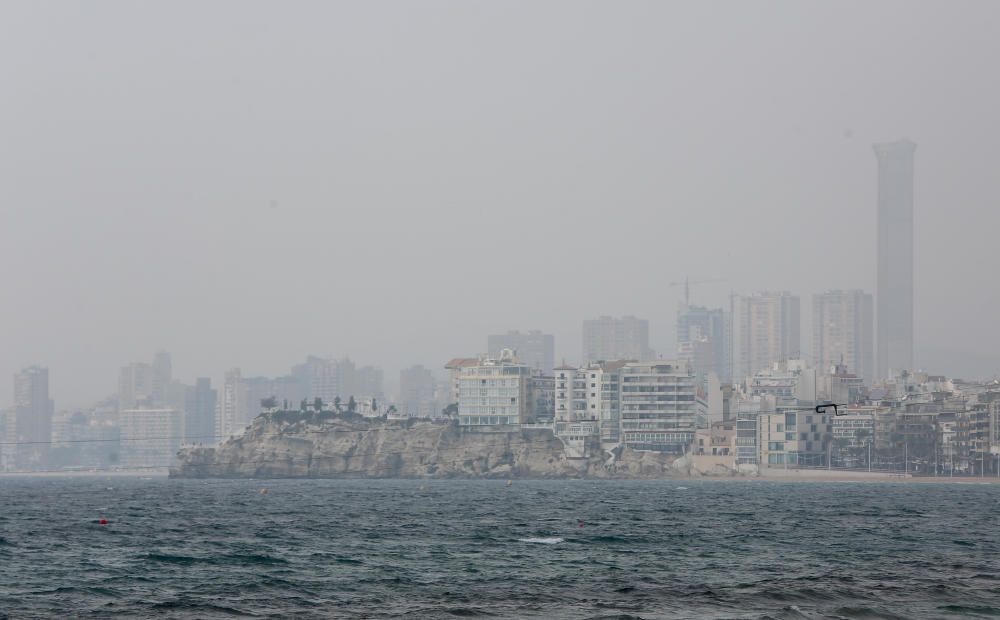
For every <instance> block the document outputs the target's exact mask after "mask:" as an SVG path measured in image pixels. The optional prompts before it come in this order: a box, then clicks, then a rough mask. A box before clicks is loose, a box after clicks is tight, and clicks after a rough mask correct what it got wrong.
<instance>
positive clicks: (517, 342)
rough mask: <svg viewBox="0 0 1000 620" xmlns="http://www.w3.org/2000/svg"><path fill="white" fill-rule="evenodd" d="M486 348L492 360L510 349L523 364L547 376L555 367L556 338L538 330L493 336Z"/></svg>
mask: <svg viewBox="0 0 1000 620" xmlns="http://www.w3.org/2000/svg"><path fill="white" fill-rule="evenodd" d="M486 348H487V354H488V355H489V357H492V358H496V357H499V356H500V352H501V351H503V350H504V349H510V350H511V351H514V353H515V354H516V355H517V359H519V360H521V363H522V364H526V365H527V366H529V367H531V368H532V369H534V370H540V371H542V373H544V374H546V375H551V374H552V369H553V367H555V357H556V345H555V337H554V336H553V335H552V334H543V333H542V332H540V331H538V330H532V331H529V332H519V331H509V332H507V333H506V334H494V335H491V336H490V337H489V338H488V339H487V344H486Z"/></svg>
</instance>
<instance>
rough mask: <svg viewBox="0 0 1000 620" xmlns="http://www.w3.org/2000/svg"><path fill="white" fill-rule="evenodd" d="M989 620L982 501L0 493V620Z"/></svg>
mask: <svg viewBox="0 0 1000 620" xmlns="http://www.w3.org/2000/svg"><path fill="white" fill-rule="evenodd" d="M102 520H105V521H106V523H102ZM997 616H1000V485H990V484H893V483H831V482H824V483H805V482H766V481H756V480H755V481H750V480H742V481H698V480H681V481H677V480H673V481H624V482H623V481H582V480H574V481H527V480H514V481H512V482H511V483H510V484H508V483H507V481H504V480H476V481H471V480H435V481H414V480H174V479H167V478H141V477H73V478H69V477H0V618H18V619H20V618H51V617H61V618H241V617H245V618H580V619H597V618H608V619H610V618H620V619H632V618H636V619H637V618H649V619H653V618H755V619H756V618H761V619H763V618H774V619H779V618H780V619H786V618H787V619H793V618H996V617H997Z"/></svg>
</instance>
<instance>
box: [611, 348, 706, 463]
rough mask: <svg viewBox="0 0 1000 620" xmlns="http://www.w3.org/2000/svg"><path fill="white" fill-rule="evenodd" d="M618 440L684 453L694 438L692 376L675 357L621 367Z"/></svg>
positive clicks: (694, 413)
mask: <svg viewBox="0 0 1000 620" xmlns="http://www.w3.org/2000/svg"><path fill="white" fill-rule="evenodd" d="M619 386H620V394H619V402H620V412H619V415H620V418H621V430H620V440H621V443H622V444H623V445H626V446H628V447H630V448H632V449H635V450H654V451H657V452H668V453H672V454H683V453H685V452H686V451H687V450H688V448H689V446H690V445H691V443H692V442H693V441H694V433H695V422H696V418H697V412H696V405H695V377H694V375H692V374H691V372H690V371H689V369H688V368H687V366H686V365H684V364H682V363H679V362H676V361H664V360H660V361H656V362H633V363H628V364H625V365H624V366H622V368H621V370H620V383H619Z"/></svg>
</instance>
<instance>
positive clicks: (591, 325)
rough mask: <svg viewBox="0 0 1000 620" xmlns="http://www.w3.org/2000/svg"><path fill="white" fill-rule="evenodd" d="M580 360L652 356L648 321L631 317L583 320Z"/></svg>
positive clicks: (645, 358)
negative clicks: (581, 358) (581, 354)
mask: <svg viewBox="0 0 1000 620" xmlns="http://www.w3.org/2000/svg"><path fill="white" fill-rule="evenodd" d="M582 351H583V362H584V363H585V364H589V363H591V362H601V361H611V360H632V361H637V362H641V361H648V360H650V359H652V358H653V351H652V349H650V348H649V321H647V320H645V319H637V318H635V317H634V316H625V317H622V318H613V317H610V316H602V317H600V318H597V319H589V320H586V321H584V322H583V348H582Z"/></svg>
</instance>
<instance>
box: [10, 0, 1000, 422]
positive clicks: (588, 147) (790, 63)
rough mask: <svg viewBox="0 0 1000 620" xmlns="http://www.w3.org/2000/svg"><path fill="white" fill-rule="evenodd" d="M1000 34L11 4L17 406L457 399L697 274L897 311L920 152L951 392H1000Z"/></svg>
mask: <svg viewBox="0 0 1000 620" xmlns="http://www.w3.org/2000/svg"><path fill="white" fill-rule="evenodd" d="M998 32H1000V3H997V2H937V3H918V2H911V1H905V2H868V1H865V2H856V3H851V2H829V3H812V2H799V1H796V2H767V3H750V2H714V3H713V2H690V3H668V2H601V3H584V2H579V1H576V0H574V1H572V2H537V1H531V2H492V3H487V2H339V3H338V2H302V1H297V2H276V1H273V2H248V1H246V0H239V1H232V2H221V1H214V2H166V1H162V2H157V3H152V2H132V1H128V2H93V1H88V2H78V3H74V2H66V1H60V2H40V1H38V0H29V1H23V2H19V1H12V0H7V1H6V2H3V3H2V4H0V78H2V97H0V119H2V134H0V280H2V283H3V290H4V292H5V293H4V296H3V303H2V304H0V350H2V354H0V403H3V404H7V403H9V402H10V400H11V392H12V387H11V383H12V381H11V379H10V377H11V376H12V374H13V373H14V372H15V371H16V370H17V369H18V368H19V367H21V366H23V365H26V364H31V363H37V364H44V365H48V366H49V367H50V373H51V383H52V393H53V396H54V398H55V399H56V406H57V407H64V406H70V405H82V404H86V403H87V402H89V401H91V400H93V399H96V398H98V397H101V396H104V395H108V394H110V393H112V392H114V391H115V389H116V387H117V385H116V381H117V372H118V368H119V366H121V365H122V364H124V363H126V362H129V361H133V360H141V361H146V360H148V359H149V358H150V357H151V355H152V353H153V350H154V349H156V348H159V347H162V348H165V349H167V350H169V351H171V352H173V354H174V368H175V374H176V375H179V376H180V378H182V379H191V378H193V377H195V376H196V375H209V376H211V377H213V379H215V380H217V379H219V378H220V377H221V375H222V373H223V372H224V371H225V370H226V369H227V368H229V367H233V366H241V367H242V368H243V369H244V372H245V373H248V374H268V375H275V374H281V373H284V372H287V369H288V367H289V366H290V365H291V364H292V363H293V362H295V361H298V360H300V359H301V358H302V357H304V355H305V354H307V353H317V354H334V355H337V356H341V355H349V356H351V357H352V358H353V359H355V361H356V362H358V363H360V364H365V363H375V364H380V365H382V366H383V367H385V369H386V376H387V379H389V380H391V379H393V378H394V375H395V373H396V371H397V370H398V368H399V367H400V366H405V365H409V364H412V363H423V364H425V365H428V366H432V367H435V368H438V367H440V366H441V365H442V364H443V362H444V361H445V360H447V359H448V358H450V357H453V356H460V355H466V354H475V353H477V352H479V351H482V350H483V349H484V348H485V344H486V335H487V334H488V333H490V332H495V331H500V330H506V329H509V328H519V329H530V328H537V329H543V330H548V331H552V332H554V333H555V334H556V347H557V357H560V358H562V357H566V358H569V359H571V360H572V359H575V358H576V357H577V356H578V355H579V349H580V342H579V340H580V336H579V331H580V323H581V321H582V320H583V319H584V318H588V317H594V316H597V315H600V314H624V313H628V314H635V315H638V316H641V317H645V318H649V319H650V321H651V332H652V338H653V346H654V347H655V348H657V349H658V350H661V351H662V350H664V349H667V348H668V347H672V346H673V333H672V332H673V321H674V318H675V309H676V303H677V301H678V299H679V296H680V295H681V289H680V288H668V287H667V286H666V285H667V283H669V282H671V281H674V280H680V279H682V278H683V276H684V274H685V273H687V274H690V275H691V277H692V278H693V279H701V278H724V279H726V282H723V283H716V284H711V285H705V286H703V287H700V288H693V300H694V301H697V302H707V303H712V304H721V303H722V302H723V301H724V300H725V297H726V295H727V293H728V292H729V290H730V289H733V290H735V291H737V292H751V291H753V290H755V289H761V288H769V289H787V290H790V291H792V292H794V293H797V294H799V295H801V296H802V297H803V302H802V307H803V327H804V331H803V342H804V343H806V346H807V347H808V343H809V341H810V338H811V336H810V333H811V332H809V331H808V329H809V325H810V320H809V318H810V317H809V313H810V309H811V305H810V301H809V296H810V295H812V294H813V293H815V292H819V291H822V290H824V289H827V288H855V287H861V288H865V289H867V290H873V289H874V284H875V181H876V177H875V173H876V166H875V157H874V154H873V152H872V143H873V142H879V141H887V140H894V139H897V138H901V137H908V138H910V139H912V140H914V141H915V142H917V144H918V148H917V155H916V189H915V204H916V207H915V210H916V224H915V225H916V242H915V245H916V250H915V251H916V269H915V272H916V284H915V287H916V292H915V295H916V338H917V350H916V351H917V362H918V364H919V365H921V366H923V367H925V368H927V369H929V370H933V371H937V372H943V373H958V374H966V375H973V374H975V375H980V376H993V375H994V374H996V373H997V372H1000V335H998V331H997V328H996V323H995V321H996V316H997V312H996V309H997V308H998V307H1000V281H998V279H997V278H998V275H997V267H998V264H1000V259H998V257H997V247H998V239H1000V227H998V224H1000V211H998V207H1000V187H998V184H1000V174H998V171H997V168H998V163H1000V157H998V155H997V144H998V143H1000V120H998V113H1000V80H998V79H997V62H998V60H1000V37H998V36H997V33H998Z"/></svg>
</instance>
